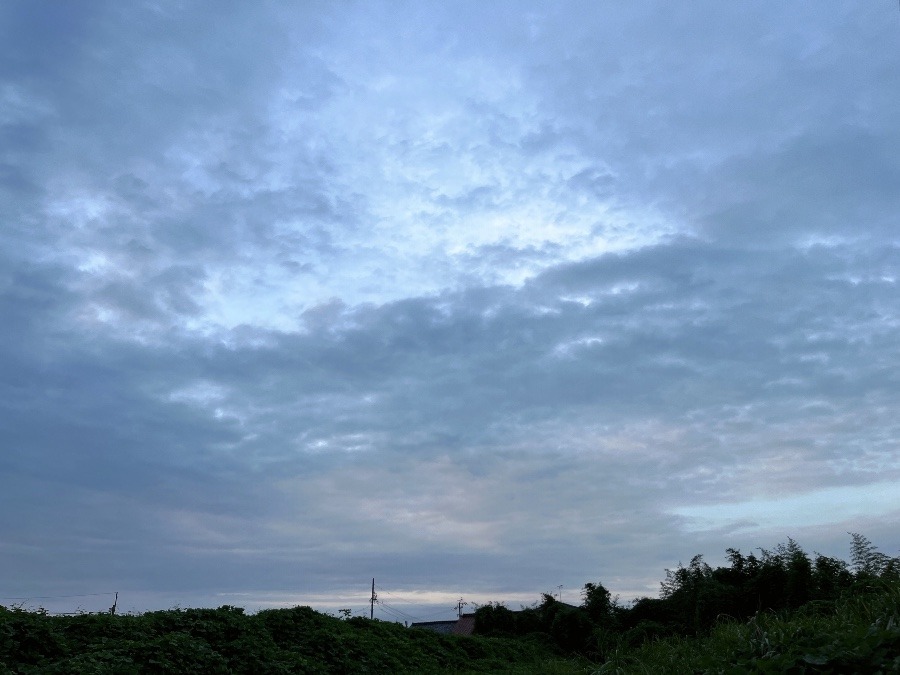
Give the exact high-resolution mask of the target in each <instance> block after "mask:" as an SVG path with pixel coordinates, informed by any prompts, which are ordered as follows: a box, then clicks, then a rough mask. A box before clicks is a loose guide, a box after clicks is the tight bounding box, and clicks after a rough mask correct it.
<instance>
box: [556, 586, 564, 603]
mask: <svg viewBox="0 0 900 675" xmlns="http://www.w3.org/2000/svg"><path fill="white" fill-rule="evenodd" d="M556 588H558V589H559V593H557V594H556V597H557V598H559V601H560V602H562V588H563V585H562V584H560V585H559V586H557V587H556Z"/></svg>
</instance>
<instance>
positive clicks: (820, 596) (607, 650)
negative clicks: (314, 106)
mask: <svg viewBox="0 0 900 675" xmlns="http://www.w3.org/2000/svg"><path fill="white" fill-rule="evenodd" d="M852 539H853V541H852V548H851V563H850V564H847V563H845V562H843V561H841V560H838V559H834V558H828V557H825V556H821V555H816V556H815V557H814V558H810V557H809V556H808V555H807V554H806V553H805V552H804V551H803V550H802V549H801V548H800V546H799V545H798V544H797V543H796V542H794V541H793V540H790V539H789V540H788V542H787V543H786V544H780V545H778V546H777V547H776V548H774V549H773V550H760V555H759V556H755V555H753V554H750V555H746V556H745V555H743V554H742V553H740V551H736V550H733V549H729V550H728V552H727V553H728V560H729V563H730V564H729V566H727V567H719V568H716V569H713V568H711V567H710V566H709V565H707V564H706V563H704V562H703V559H702V558H701V557H700V556H696V557H695V558H693V559H692V560H691V561H690V563H689V564H688V566H687V567H684V566H682V565H678V567H677V568H676V569H674V570H666V575H665V580H664V581H663V582H662V586H661V593H660V597H659V598H642V599H640V600H638V601H636V602H634V603H632V604H630V605H629V606H621V605H620V604H619V603H617V602H616V601H615V599H613V598H612V597H611V596H610V594H609V592H608V591H607V590H606V589H605V588H604V587H603V585H602V584H600V583H588V584H585V586H584V591H583V602H582V604H581V605H580V606H578V607H574V606H571V605H567V604H564V603H560V602H557V601H556V600H555V599H554V598H553V597H551V596H549V595H544V596H543V599H542V601H541V602H539V603H537V604H535V605H534V606H532V607H529V608H525V609H523V610H521V611H516V612H514V611H512V610H510V609H508V608H506V607H504V606H503V605H502V604H497V603H492V604H490V605H487V606H484V607H481V608H479V609H478V610H477V612H476V633H478V635H476V636H475V637H460V636H449V635H439V634H436V633H432V632H429V631H425V630H411V629H406V628H404V627H403V626H400V625H398V624H393V623H388V622H383V621H377V620H376V621H370V620H367V619H362V618H352V619H348V620H339V619H337V618H335V617H331V616H328V615H325V614H321V613H318V612H315V611H313V610H312V609H310V608H308V607H296V608H293V609H273V610H265V611H261V612H259V613H257V614H254V615H247V614H245V613H244V611H243V610H242V609H240V608H236V607H228V606H225V607H220V608H218V609H187V610H177V609H176V610H168V611H163V612H147V613H145V614H141V615H125V616H113V615H109V614H82V615H77V616H59V617H54V616H49V615H48V614H47V613H46V612H43V611H38V612H29V611H25V610H23V609H17V608H12V609H7V608H2V607H0V675H7V674H10V673H197V672H204V673H263V674H264V673H273V674H274V673H484V672H505V673H519V674H520V675H525V674H528V673H551V674H552V673H557V674H559V675H562V674H565V673H590V674H594V675H599V674H601V673H735V674H736V673H747V672H751V673H786V672H790V673H900V559H898V558H891V557H888V556H886V555H884V554H882V553H880V552H878V551H877V549H876V548H875V547H874V546H873V545H872V544H871V542H869V541H868V540H867V539H866V538H865V537H862V536H861V535H852Z"/></svg>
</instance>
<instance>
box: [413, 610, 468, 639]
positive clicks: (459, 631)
mask: <svg viewBox="0 0 900 675" xmlns="http://www.w3.org/2000/svg"><path fill="white" fill-rule="evenodd" d="M409 627H410V628H421V629H423V630H430V631H433V632H435V633H441V634H443V635H471V634H472V632H473V631H474V630H475V614H474V613H471V614H463V615H462V616H461V617H459V618H458V619H454V620H453V621H419V622H417V623H412V624H410V625H409Z"/></svg>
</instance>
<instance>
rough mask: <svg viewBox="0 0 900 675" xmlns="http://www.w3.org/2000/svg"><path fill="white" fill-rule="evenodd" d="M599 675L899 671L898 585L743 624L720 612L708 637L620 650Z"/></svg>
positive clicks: (765, 614) (761, 616)
mask: <svg viewBox="0 0 900 675" xmlns="http://www.w3.org/2000/svg"><path fill="white" fill-rule="evenodd" d="M593 673H595V675H609V674H613V673H640V674H642V675H643V674H646V675H652V674H656V673H659V674H663V673H665V674H671V673H710V674H712V673H716V674H722V675H738V674H740V673H840V674H842V675H844V674H848V673H900V584H898V583H896V582H894V583H890V584H888V583H882V584H878V585H876V586H875V587H872V588H869V589H866V590H864V591H863V592H857V593H854V594H851V595H847V596H845V597H844V598H842V599H841V600H839V601H838V602H836V603H834V604H833V605H832V604H830V603H820V604H817V603H811V604H810V605H808V606H806V607H804V608H801V610H799V611H797V612H794V613H792V614H790V615H788V614H785V613H777V612H762V613H760V614H758V615H756V616H754V617H753V618H752V619H750V620H749V621H747V622H744V623H738V622H735V621H731V620H729V619H728V618H727V617H721V619H720V621H719V623H718V624H717V625H716V626H715V627H714V628H713V630H712V632H711V633H710V635H709V636H707V637H702V638H667V639H658V640H654V641H652V642H647V643H645V644H644V645H642V646H640V647H638V648H636V649H627V648H620V649H618V650H615V651H614V652H613V653H612V654H611V655H610V656H609V658H608V659H607V661H606V662H605V663H604V664H602V665H601V666H599V667H598V668H596V669H595V670H594V671H593Z"/></svg>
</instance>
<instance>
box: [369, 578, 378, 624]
mask: <svg viewBox="0 0 900 675" xmlns="http://www.w3.org/2000/svg"><path fill="white" fill-rule="evenodd" d="M377 599H378V596H377V595H375V577H372V597H371V598H369V618H370V619H374V618H375V601H376V600H377Z"/></svg>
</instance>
